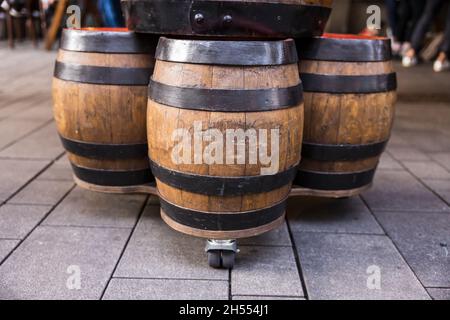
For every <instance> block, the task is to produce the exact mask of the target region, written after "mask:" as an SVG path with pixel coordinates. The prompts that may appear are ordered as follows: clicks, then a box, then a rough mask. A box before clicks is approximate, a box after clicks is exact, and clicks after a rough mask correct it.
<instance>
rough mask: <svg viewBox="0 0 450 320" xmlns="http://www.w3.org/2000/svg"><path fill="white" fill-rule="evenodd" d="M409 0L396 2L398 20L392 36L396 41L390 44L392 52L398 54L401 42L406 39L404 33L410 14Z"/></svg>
mask: <svg viewBox="0 0 450 320" xmlns="http://www.w3.org/2000/svg"><path fill="white" fill-rule="evenodd" d="M410 2H411V1H410V0H400V1H399V3H398V20H397V27H396V28H395V32H394V36H395V41H396V43H394V44H393V46H392V51H393V53H394V54H399V53H400V50H401V47H402V45H403V43H404V42H405V41H406V33H407V30H408V26H409V22H410V20H411V16H412V10H411V3H410Z"/></svg>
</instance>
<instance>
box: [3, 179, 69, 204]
mask: <svg viewBox="0 0 450 320" xmlns="http://www.w3.org/2000/svg"><path fill="white" fill-rule="evenodd" d="M73 186H74V183H73V182H71V181H45V180H34V181H33V182H31V183H30V184H29V185H27V186H26V187H25V188H24V189H23V190H22V191H20V192H19V193H18V194H17V195H15V196H14V197H13V198H12V199H11V200H10V201H9V202H8V203H12V204H37V205H39V204H41V205H51V206H53V205H56V204H57V203H58V202H59V201H60V200H61V199H62V198H63V197H64V195H65V194H66V193H67V192H68V191H69V190H70V189H71V188H72V187H73Z"/></svg>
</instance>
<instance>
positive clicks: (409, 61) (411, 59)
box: [402, 55, 419, 68]
mask: <svg viewBox="0 0 450 320" xmlns="http://www.w3.org/2000/svg"><path fill="white" fill-rule="evenodd" d="M418 63H419V60H418V59H417V57H416V56H415V55H414V56H403V59H402V65H403V66H404V67H405V68H410V67H414V66H417V64H418Z"/></svg>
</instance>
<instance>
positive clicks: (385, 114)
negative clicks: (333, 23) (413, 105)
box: [295, 34, 397, 196]
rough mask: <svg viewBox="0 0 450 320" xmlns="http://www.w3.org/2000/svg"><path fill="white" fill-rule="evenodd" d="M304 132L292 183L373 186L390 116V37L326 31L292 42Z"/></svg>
mask: <svg viewBox="0 0 450 320" xmlns="http://www.w3.org/2000/svg"><path fill="white" fill-rule="evenodd" d="M297 49H298V52H299V56H300V60H301V61H300V77H301V79H302V82H303V86H304V91H305V130H304V142H303V151H302V153H303V154H302V155H303V157H302V163H301V165H300V170H299V173H298V176H297V178H296V183H295V184H297V185H299V186H301V187H303V188H308V189H313V190H321V191H324V193H322V194H325V195H329V196H339V195H342V196H345V195H347V194H354V193H355V192H356V193H358V192H359V191H362V190H364V189H366V188H367V187H369V186H370V185H371V184H372V181H373V177H374V174H375V171H376V168H377V165H378V162H379V159H380V156H381V154H382V153H383V151H384V149H385V147H386V144H387V143H388V140H389V137H390V134H391V129H392V125H393V120H394V115H395V103H396V98H397V95H396V88H397V81H396V74H395V72H394V67H393V64H392V61H391V49H390V41H389V40H388V39H386V38H373V37H372V38H371V37H362V36H353V35H334V34H326V35H324V36H323V37H320V38H313V39H310V40H302V41H298V42H297Z"/></svg>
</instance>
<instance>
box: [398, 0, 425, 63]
mask: <svg viewBox="0 0 450 320" xmlns="http://www.w3.org/2000/svg"><path fill="white" fill-rule="evenodd" d="M407 2H408V4H409V9H410V17H409V21H408V24H407V25H406V28H405V30H404V35H403V37H404V38H403V41H402V42H403V44H402V49H401V53H402V55H404V54H405V53H406V52H407V51H408V50H409V49H411V37H412V34H413V32H414V29H415V27H416V26H417V24H418V22H419V20H420V18H421V16H422V14H423V11H424V9H425V3H426V1H424V0H407Z"/></svg>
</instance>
